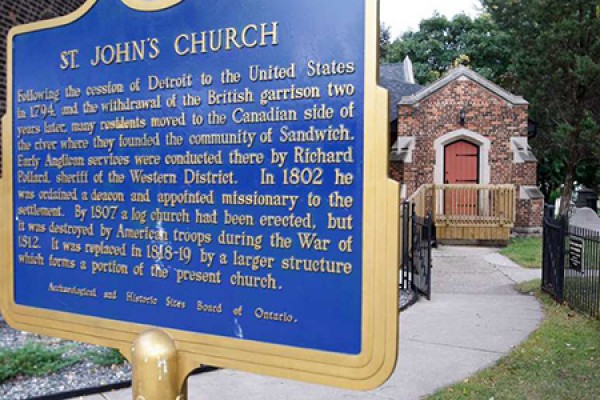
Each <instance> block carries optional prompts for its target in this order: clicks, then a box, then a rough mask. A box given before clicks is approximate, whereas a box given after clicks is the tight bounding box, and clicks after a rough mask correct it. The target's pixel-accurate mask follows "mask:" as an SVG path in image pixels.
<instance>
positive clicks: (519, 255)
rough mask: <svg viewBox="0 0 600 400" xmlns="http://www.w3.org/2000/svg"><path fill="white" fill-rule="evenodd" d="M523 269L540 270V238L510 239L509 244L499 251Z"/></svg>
mask: <svg viewBox="0 0 600 400" xmlns="http://www.w3.org/2000/svg"><path fill="white" fill-rule="evenodd" d="M500 254H503V255H505V256H506V257H508V258H510V259H511V260H513V261H514V262H516V263H517V264H519V265H520V266H522V267H525V268H542V238H541V237H525V238H512V239H511V241H510V244H509V245H508V247H506V248H505V249H502V250H501V251H500Z"/></svg>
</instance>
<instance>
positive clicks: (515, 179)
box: [381, 58, 544, 233]
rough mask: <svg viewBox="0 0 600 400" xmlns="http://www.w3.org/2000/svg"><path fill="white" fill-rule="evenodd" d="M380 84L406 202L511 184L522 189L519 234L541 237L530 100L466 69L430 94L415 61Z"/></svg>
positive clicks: (389, 69) (391, 70)
mask: <svg viewBox="0 0 600 400" xmlns="http://www.w3.org/2000/svg"><path fill="white" fill-rule="evenodd" d="M381 84H382V86H384V87H385V88H387V89H388V90H389V91H390V94H391V96H390V97H391V103H392V110H391V113H392V121H393V122H392V141H391V143H392V144H393V147H392V152H391V157H390V158H391V167H390V174H391V176H392V177H393V178H394V179H396V180H398V181H399V182H401V183H402V190H403V198H409V197H410V196H411V195H413V194H414V193H415V192H416V191H417V190H418V189H419V188H420V187H422V186H423V185H482V186H483V185H506V184H510V185H514V186H515V189H516V190H515V196H516V200H515V203H516V212H515V214H516V215H515V223H514V229H513V231H517V232H523V233H536V232H539V231H540V229H541V226H542V213H543V206H544V199H543V195H542V193H541V192H540V191H539V189H538V187H537V186H536V184H537V160H536V158H535V156H534V155H533V154H532V153H531V150H530V148H529V145H528V137H529V134H530V129H529V128H530V123H529V118H528V107H529V103H528V102H527V101H526V100H525V99H523V98H522V97H518V96H515V95H513V94H511V93H509V92H507V91H506V90H504V89H502V88H501V87H499V86H497V85H495V84H494V83H492V82H490V81H489V80H487V79H485V78H483V77H482V76H481V75H479V74H477V73H476V72H474V71H473V70H471V69H469V68H466V67H459V68H456V69H453V70H451V71H450V72H449V73H448V74H447V75H446V76H444V77H443V78H441V79H440V80H438V81H436V82H433V83H432V84H430V85H429V86H426V87H422V86H419V85H415V80H414V76H413V75H412V65H411V62H410V60H409V59H408V58H407V59H406V60H405V61H404V62H403V63H399V64H387V65H383V66H382V68H381ZM471 201H474V202H476V200H471ZM474 206H479V207H481V206H480V205H477V204H475V205H474Z"/></svg>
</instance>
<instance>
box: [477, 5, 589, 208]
mask: <svg viewBox="0 0 600 400" xmlns="http://www.w3.org/2000/svg"><path fill="white" fill-rule="evenodd" d="M482 3H483V5H484V8H485V9H486V10H487V11H488V13H489V14H490V15H491V17H492V18H493V19H494V21H495V22H496V24H497V25H498V26H499V27H500V29H502V30H503V31H504V32H505V33H506V34H507V36H508V38H509V40H510V43H509V45H510V48H511V49H512V59H511V64H510V67H509V69H508V73H509V74H513V75H514V76H515V78H516V82H518V85H519V88H520V92H521V93H522V94H524V95H525V97H526V98H527V99H528V100H529V101H530V102H531V111H530V113H531V116H532V118H533V119H535V120H536V121H537V122H538V124H539V127H540V135H539V139H538V140H537V143H536V147H537V151H538V156H541V158H542V159H541V161H542V164H541V168H540V178H541V180H542V181H543V183H545V185H546V186H556V185H557V183H558V182H557V180H558V179H560V178H562V182H564V192H563V202H562V204H563V205H565V204H567V203H568V199H569V198H570V196H571V191H572V188H573V184H574V181H575V180H579V181H580V182H582V183H588V184H591V186H592V187H594V188H596V189H597V185H598V182H599V181H598V178H600V176H598V175H599V174H598V173H597V171H598V170H597V167H598V165H599V162H598V159H599V158H600V96H598V94H599V93H600V8H599V7H598V2H597V0H561V1H557V0H518V1H516V0H483V1H482ZM562 211H563V212H564V209H563V210H562Z"/></svg>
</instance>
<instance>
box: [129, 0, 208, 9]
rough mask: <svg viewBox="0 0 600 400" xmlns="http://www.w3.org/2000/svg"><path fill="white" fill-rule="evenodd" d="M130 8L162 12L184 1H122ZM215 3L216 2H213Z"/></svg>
mask: <svg viewBox="0 0 600 400" xmlns="http://www.w3.org/2000/svg"><path fill="white" fill-rule="evenodd" d="M121 1H122V2H123V3H125V5H126V6H127V7H129V8H133V9H134V10H138V11H160V10H164V9H165V8H169V7H173V6H175V5H177V4H179V3H181V2H182V1H183V0H154V1H147V0H121ZM213 1H214V0H213Z"/></svg>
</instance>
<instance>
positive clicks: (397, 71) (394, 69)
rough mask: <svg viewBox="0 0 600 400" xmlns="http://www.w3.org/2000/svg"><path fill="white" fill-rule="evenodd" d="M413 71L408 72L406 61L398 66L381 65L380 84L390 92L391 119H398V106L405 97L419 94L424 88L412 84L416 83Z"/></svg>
mask: <svg viewBox="0 0 600 400" xmlns="http://www.w3.org/2000/svg"><path fill="white" fill-rule="evenodd" d="M407 72H408V74H409V75H412V71H407V63H406V60H405V61H404V62H403V63H397V64H381V66H380V67H379V84H380V85H381V87H383V88H385V89H387V90H388V91H389V92H390V115H391V119H392V120H395V119H396V118H397V115H396V114H397V113H398V109H397V107H398V106H397V104H398V102H399V101H400V100H401V99H402V98H403V97H405V96H410V95H412V94H415V93H416V92H418V91H419V90H420V89H421V88H422V86H421V85H416V84H414V83H410V81H411V80H412V81H413V82H414V80H413V79H414V77H412V76H407Z"/></svg>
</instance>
